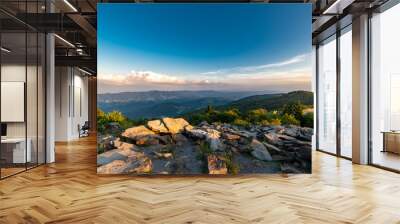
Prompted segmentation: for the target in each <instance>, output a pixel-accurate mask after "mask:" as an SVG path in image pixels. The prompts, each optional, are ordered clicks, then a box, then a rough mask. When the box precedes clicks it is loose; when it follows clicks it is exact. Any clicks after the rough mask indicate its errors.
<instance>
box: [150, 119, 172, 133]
mask: <svg viewBox="0 0 400 224" xmlns="http://www.w3.org/2000/svg"><path fill="white" fill-rule="evenodd" d="M147 127H149V128H150V129H151V130H152V131H154V132H157V133H169V130H168V128H167V127H165V125H164V123H163V122H162V121H161V120H152V121H149V122H147Z"/></svg>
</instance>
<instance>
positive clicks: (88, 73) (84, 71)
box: [78, 67, 93, 75]
mask: <svg viewBox="0 0 400 224" xmlns="http://www.w3.org/2000/svg"><path fill="white" fill-rule="evenodd" d="M78 70H79V71H81V72H83V73H85V74H86V75H93V74H92V73H90V72H88V71H86V70H83V69H81V68H79V67H78Z"/></svg>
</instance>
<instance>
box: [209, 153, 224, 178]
mask: <svg viewBox="0 0 400 224" xmlns="http://www.w3.org/2000/svg"><path fill="white" fill-rule="evenodd" d="M207 162H208V173H209V174H219V175H221V174H222V175H225V174H227V173H228V168H227V166H226V162H225V160H224V159H223V158H221V157H219V156H217V155H208V156H207Z"/></svg>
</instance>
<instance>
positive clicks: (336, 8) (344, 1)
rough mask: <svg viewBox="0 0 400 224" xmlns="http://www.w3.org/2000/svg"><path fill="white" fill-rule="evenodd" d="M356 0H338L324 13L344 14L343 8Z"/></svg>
mask: <svg viewBox="0 0 400 224" xmlns="http://www.w3.org/2000/svg"><path fill="white" fill-rule="evenodd" d="M354 1H355V0H336V1H335V2H333V4H332V5H330V6H329V7H328V8H327V9H326V10H324V12H323V13H322V14H324V15H327V14H342V13H343V10H344V9H345V8H347V7H348V6H349V5H351V4H352V3H353V2H354Z"/></svg>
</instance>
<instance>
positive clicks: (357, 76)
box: [352, 15, 368, 164]
mask: <svg viewBox="0 0 400 224" xmlns="http://www.w3.org/2000/svg"><path fill="white" fill-rule="evenodd" d="M352 28H353V37H352V38H353V40H352V43H353V59H352V61H353V80H352V81H353V102H352V104H353V114H352V115H353V116H352V120H353V130H352V133H353V139H352V145H353V154H352V156H353V162H354V163H358V164H367V163H368V15H361V16H360V17H357V18H355V19H353V25H352Z"/></svg>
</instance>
